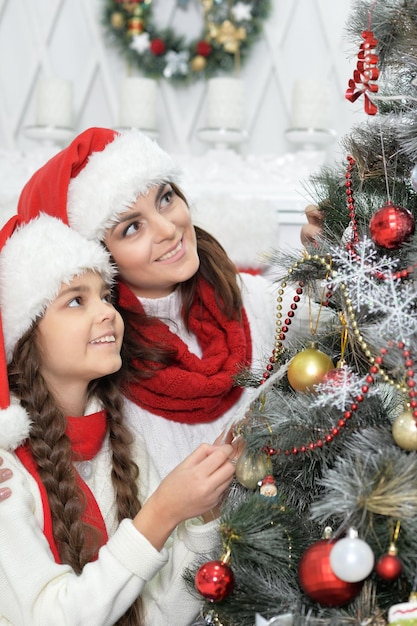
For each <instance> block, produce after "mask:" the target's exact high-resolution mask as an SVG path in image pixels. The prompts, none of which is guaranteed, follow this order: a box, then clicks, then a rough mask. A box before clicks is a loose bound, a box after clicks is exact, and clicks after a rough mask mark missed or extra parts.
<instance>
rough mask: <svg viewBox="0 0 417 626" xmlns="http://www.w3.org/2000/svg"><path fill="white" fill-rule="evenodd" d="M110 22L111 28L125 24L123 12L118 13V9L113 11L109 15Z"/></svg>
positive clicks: (118, 27)
mask: <svg viewBox="0 0 417 626" xmlns="http://www.w3.org/2000/svg"><path fill="white" fill-rule="evenodd" d="M110 23H111V25H112V26H113V28H117V29H118V30H120V29H122V28H123V26H124V25H125V20H124V17H123V13H120V12H119V11H115V12H114V13H112V14H111V17H110Z"/></svg>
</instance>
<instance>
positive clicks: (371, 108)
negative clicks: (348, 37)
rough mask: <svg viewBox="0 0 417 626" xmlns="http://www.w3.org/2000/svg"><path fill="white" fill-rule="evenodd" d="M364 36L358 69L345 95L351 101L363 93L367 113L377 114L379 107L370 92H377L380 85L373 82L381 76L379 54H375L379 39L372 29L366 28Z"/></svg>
mask: <svg viewBox="0 0 417 626" xmlns="http://www.w3.org/2000/svg"><path fill="white" fill-rule="evenodd" d="M362 37H363V39H364V42H363V43H362V44H361V45H360V48H359V53H358V62H357V64H356V69H355V70H354V72H353V78H351V79H350V80H349V83H348V88H347V89H346V94H345V97H346V99H347V100H349V101H350V102H355V101H356V100H357V99H358V98H359V96H361V95H362V94H363V96H364V108H365V113H367V114H368V115H375V113H377V112H378V107H377V106H376V105H375V104H374V103H373V102H372V100H371V99H370V98H369V96H368V92H371V93H376V92H377V91H378V85H377V84H376V82H373V81H376V80H377V79H378V76H379V70H378V68H377V66H376V64H377V63H378V55H377V54H375V47H376V45H377V43H378V40H377V39H376V38H375V37H374V34H373V32H372V31H371V30H364V31H363V33H362Z"/></svg>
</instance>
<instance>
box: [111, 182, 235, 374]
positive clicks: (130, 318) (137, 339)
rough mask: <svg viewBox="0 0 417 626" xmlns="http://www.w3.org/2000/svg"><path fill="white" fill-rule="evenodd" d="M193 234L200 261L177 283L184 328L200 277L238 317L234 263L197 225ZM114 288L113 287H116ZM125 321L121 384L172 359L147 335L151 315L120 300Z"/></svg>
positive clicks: (226, 309) (222, 306)
mask: <svg viewBox="0 0 417 626" xmlns="http://www.w3.org/2000/svg"><path fill="white" fill-rule="evenodd" d="M170 184H171V187H172V188H173V190H174V192H175V193H176V194H177V195H178V196H179V197H180V198H181V199H182V200H183V201H184V202H185V203H186V204H187V206H188V202H187V199H186V197H185V196H184V194H183V192H182V191H181V190H180V189H179V188H178V187H177V186H176V185H174V184H173V183H170ZM194 230H195V233H196V238H197V253H198V256H199V259H200V265H199V268H198V270H197V272H196V273H195V274H194V276H192V277H191V278H189V279H188V280H187V281H185V282H183V283H180V285H179V286H178V289H179V290H180V292H181V299H182V303H183V318H184V323H185V326H186V328H187V329H188V328H189V325H188V324H189V316H190V310H191V306H192V304H193V301H194V299H195V297H196V295H197V294H198V286H199V284H200V282H201V280H202V279H203V280H205V281H206V282H207V283H208V284H209V285H211V286H212V287H213V289H214V296H215V298H216V302H217V304H218V306H219V308H220V309H221V310H222V311H223V313H224V314H225V315H226V316H227V317H228V318H229V319H237V320H241V318H242V294H241V291H240V287H239V284H238V271H237V268H236V266H235V265H234V263H233V262H232V261H231V259H230V258H229V257H228V256H227V253H226V251H225V249H224V248H223V246H222V245H221V244H220V243H219V242H218V241H217V239H215V237H213V235H210V233H208V232H207V231H206V230H204V229H203V228H200V227H199V226H194ZM116 292H117V289H116ZM117 308H118V309H119V311H120V313H121V315H122V317H123V321H124V323H125V338H124V342H123V349H122V356H123V359H122V360H123V366H122V368H123V371H124V382H125V384H126V383H127V382H128V381H129V380H130V379H132V378H147V377H150V376H152V370H154V369H161V368H164V367H167V366H169V365H170V364H172V363H173V362H174V360H175V356H176V353H175V351H173V350H172V349H170V348H169V346H168V347H167V346H166V345H162V344H158V343H155V341H154V340H153V341H152V342H151V341H149V339H147V336H146V328H147V327H149V326H152V324H153V318H152V317H150V316H148V315H146V314H143V315H138V313H137V312H132V311H130V310H128V309H126V308H124V307H122V306H121V305H120V304H118V305H117ZM135 362H139V363H142V364H143V363H144V362H146V364H147V369H145V368H143V367H140V368H139V369H138V368H136V367H135Z"/></svg>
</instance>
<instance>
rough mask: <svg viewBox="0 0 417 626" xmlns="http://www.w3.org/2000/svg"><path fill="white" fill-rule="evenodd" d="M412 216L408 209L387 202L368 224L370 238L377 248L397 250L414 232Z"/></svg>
mask: <svg viewBox="0 0 417 626" xmlns="http://www.w3.org/2000/svg"><path fill="white" fill-rule="evenodd" d="M415 227H416V226H415V221H414V217H413V214H412V213H411V211H409V210H408V209H404V208H403V207H401V206H398V205H396V204H393V203H392V202H387V204H384V206H383V207H381V208H380V209H378V211H377V212H376V213H374V214H373V216H372V218H371V221H370V222H369V230H370V232H371V238H372V241H373V242H374V243H376V245H377V246H381V247H382V248H388V249H389V250H397V249H398V248H400V247H401V246H402V244H403V243H404V242H406V241H407V240H408V239H410V237H412V235H414V231H415Z"/></svg>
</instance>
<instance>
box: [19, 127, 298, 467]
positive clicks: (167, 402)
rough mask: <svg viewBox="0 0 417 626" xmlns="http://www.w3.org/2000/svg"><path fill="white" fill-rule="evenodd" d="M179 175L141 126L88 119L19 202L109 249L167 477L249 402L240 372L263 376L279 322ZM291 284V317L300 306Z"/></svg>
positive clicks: (140, 388)
mask: <svg viewBox="0 0 417 626" xmlns="http://www.w3.org/2000/svg"><path fill="white" fill-rule="evenodd" d="M179 181H180V173H179V171H178V169H177V167H176V166H175V164H174V163H173V162H172V160H171V158H170V156H169V155H168V154H167V153H165V152H164V151H163V150H161V148H159V146H158V145H157V144H156V143H155V142H153V141H151V140H150V139H148V138H147V137H146V136H144V135H143V134H141V133H140V132H139V131H137V130H135V129H132V130H129V131H127V132H124V133H122V134H118V133H116V132H115V131H112V130H108V129H102V128H91V129H88V130H86V131H85V132H84V133H82V134H81V135H79V136H78V137H76V138H75V139H74V141H73V142H72V143H71V144H70V145H69V146H68V147H67V148H65V149H64V150H63V151H61V152H60V153H58V154H57V155H56V156H54V157H53V158H52V159H51V160H50V161H48V162H47V163H46V164H45V165H44V166H43V167H42V168H41V169H40V170H38V172H36V173H35V174H34V175H33V177H32V178H31V179H30V180H29V182H28V183H27V184H26V186H25V187H24V189H23V191H22V193H21V196H20V199H19V205H18V211H19V214H20V215H22V216H23V217H24V219H30V218H31V217H33V215H36V214H37V213H38V212H39V211H40V210H44V211H46V212H47V213H50V214H52V215H55V216H57V217H60V218H61V219H62V220H63V221H65V222H67V223H69V224H70V226H71V227H72V228H74V229H75V230H77V231H78V232H80V233H81V234H82V235H84V236H85V237H87V238H88V239H94V240H98V241H101V242H104V243H105V245H106V247H107V248H108V250H109V251H110V253H111V255H112V258H113V260H114V262H115V263H116V265H117V268H118V274H119V280H118V307H119V310H120V311H121V313H122V315H123V318H124V322H125V326H126V334H125V345H126V355H127V358H126V360H125V359H124V361H125V362H126V365H127V366H128V368H129V371H128V372H127V373H126V377H125V378H124V385H123V393H124V394H125V396H126V398H127V405H126V410H127V414H128V417H129V421H130V423H131V424H132V427H133V428H134V429H135V431H136V432H137V433H139V434H142V435H143V434H144V433H146V445H147V447H148V450H149V453H150V455H151V456H152V457H153V458H154V459H155V460H156V462H157V464H158V468H159V471H160V475H161V476H165V475H166V474H167V473H168V472H169V471H170V469H172V467H174V466H175V465H176V464H177V463H178V462H180V461H181V460H182V459H183V458H185V457H186V456H187V454H189V452H190V451H191V450H192V449H194V448H195V446H196V445H198V444H199V443H200V442H202V441H213V440H214V438H215V437H217V436H218V435H219V433H220V432H221V431H222V430H223V429H224V428H225V425H227V424H229V423H230V422H231V421H233V418H234V416H236V415H239V414H240V413H242V412H243V411H244V410H245V407H247V406H248V404H249V402H250V395H251V390H250V389H243V388H242V387H240V386H239V385H238V384H237V382H236V380H237V376H238V375H239V373H240V371H241V370H242V369H245V368H249V367H251V368H254V369H255V368H256V369H257V370H258V371H259V376H260V377H261V376H262V372H263V371H264V369H265V366H266V365H267V364H268V362H269V358H270V356H271V354H272V351H273V348H274V344H275V333H276V329H275V325H276V313H277V300H276V293H275V290H274V287H273V285H272V284H271V283H270V282H268V281H267V280H266V279H265V278H263V277H261V276H251V275H248V274H240V275H239V274H238V273H237V270H236V268H235V266H234V264H233V263H232V262H231V260H230V259H229V258H228V256H227V254H226V252H225V251H224V250H223V248H222V247H221V246H220V244H219V243H218V242H217V241H216V240H215V239H214V238H213V237H212V236H211V235H210V234H209V233H207V232H206V231H204V230H202V229H201V228H198V227H196V226H194V225H193V223H192V218H191V214H190V210H189V208H188V205H187V202H186V199H185V197H184V195H183V193H182V192H181V190H180V189H179V187H178V185H179ZM237 236H238V233H237ZM293 295H294V294H293V293H291V294H289V295H288V298H287V300H286V302H284V303H283V304H282V314H283V316H284V319H285V317H286V314H287V311H289V309H290V306H295V307H297V306H298V305H296V304H294V302H293V301H292V297H293ZM280 307H281V305H280ZM307 319H308V307H307V306H304V307H301V306H299V309H298V311H297V315H295V316H294V318H293V320H294V321H293V323H292V329H294V330H298V331H300V330H303V329H308V323H306V321H307ZM289 323H291V319H290V320H289Z"/></svg>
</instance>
